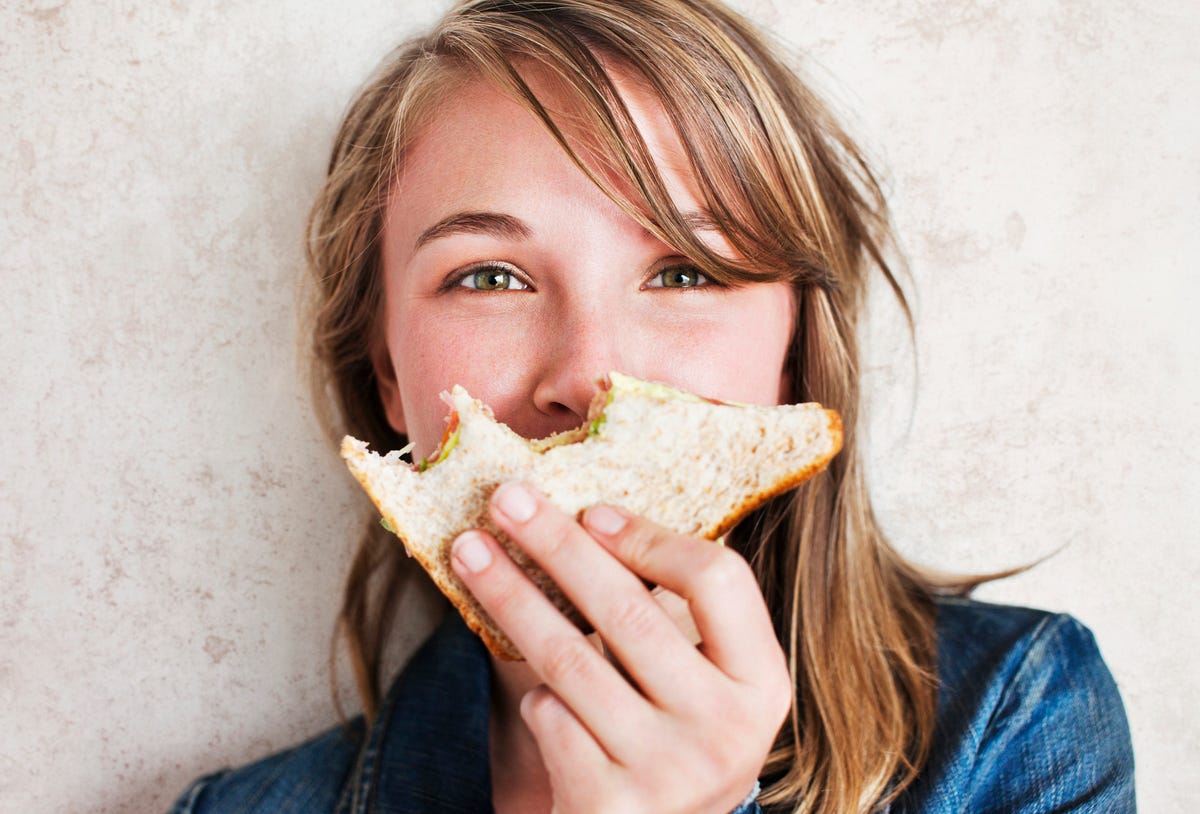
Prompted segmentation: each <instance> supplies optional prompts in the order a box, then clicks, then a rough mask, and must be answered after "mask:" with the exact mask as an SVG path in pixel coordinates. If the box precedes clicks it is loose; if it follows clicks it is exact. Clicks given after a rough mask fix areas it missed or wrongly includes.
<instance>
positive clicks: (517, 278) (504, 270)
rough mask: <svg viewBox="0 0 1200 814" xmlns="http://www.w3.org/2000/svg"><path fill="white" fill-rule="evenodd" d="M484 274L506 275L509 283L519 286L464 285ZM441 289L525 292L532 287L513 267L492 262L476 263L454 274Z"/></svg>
mask: <svg viewBox="0 0 1200 814" xmlns="http://www.w3.org/2000/svg"><path fill="white" fill-rule="evenodd" d="M485 272H492V273H500V274H506V275H508V278H509V280H510V282H512V283H517V284H519V285H520V288H512V287H509V288H479V287H478V286H469V285H465V283H466V281H467V280H469V279H471V278H472V277H475V276H476V275H478V274H482V273H485ZM442 288H443V290H450V289H454V288H465V289H467V290H469V291H525V290H527V289H531V288H533V286H532V285H530V284H529V282H528V281H527V280H525V279H524V278H523V277H522V276H521V275H520V274H518V273H517V269H516V267H515V266H513V265H511V264H509V263H502V262H498V261H494V260H493V261H489V262H486V263H477V264H475V265H473V266H468V267H467V268H465V269H462V270H460V271H457V272H455V273H454V274H452V275H451V276H450V277H449V278H448V279H447V280H446V282H445V284H444V285H443V286H442Z"/></svg>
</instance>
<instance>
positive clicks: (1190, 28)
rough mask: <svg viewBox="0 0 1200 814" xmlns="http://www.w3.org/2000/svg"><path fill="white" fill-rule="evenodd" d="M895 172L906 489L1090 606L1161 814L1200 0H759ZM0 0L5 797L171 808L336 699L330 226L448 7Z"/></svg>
mask: <svg viewBox="0 0 1200 814" xmlns="http://www.w3.org/2000/svg"><path fill="white" fill-rule="evenodd" d="M741 5H742V6H743V7H744V8H746V9H748V10H749V11H750V12H751V13H752V14H753V15H754V16H756V17H757V18H758V19H759V20H760V21H762V22H764V23H766V24H769V25H770V26H772V27H773V28H774V29H775V30H777V31H778V32H780V34H781V35H783V36H784V37H785V38H786V39H787V40H788V41H790V42H791V43H793V44H795V45H796V46H798V47H800V48H802V49H804V50H805V51H806V52H807V53H808V54H809V55H810V57H811V59H810V62H809V68H810V70H811V72H812V73H813V75H814V76H815V77H816V78H817V80H818V81H819V82H820V83H821V84H822V85H823V86H825V87H826V88H827V89H828V90H829V92H830V93H831V95H832V96H833V97H834V98H835V99H836V100H837V101H838V104H839V106H840V107H841V108H842V109H843V110H844V111H845V112H846V113H847V114H848V115H849V117H850V119H851V122H852V129H853V131H854V132H856V133H857V134H858V135H859V136H861V137H862V139H863V141H864V142H865V143H866V145H867V147H868V149H869V150H870V151H871V152H872V153H873V154H874V155H876V156H877V157H878V159H879V163H880V164H881V166H882V167H883V169H884V174H885V177H886V179H887V183H888V186H889V188H890V189H891V191H892V198H893V203H894V206H895V211H896V214H897V219H898V222H899V224H900V229H901V236H902V239H903V241H904V244H905V248H906V251H907V252H908V255H909V258H910V265H911V269H912V278H913V281H914V283H915V289H916V292H917V293H916V297H915V310H916V314H917V323H918V330H917V335H916V343H915V347H916V360H917V362H918V364H919V376H918V377H917V378H916V379H915V380H914V377H913V375H912V370H913V367H914V356H913V353H912V352H911V346H910V345H909V342H908V339H907V337H906V335H905V332H904V330H903V327H902V325H901V321H900V319H899V317H898V315H897V313H896V312H895V309H894V308H891V307H889V306H888V304H887V302H886V300H881V305H882V306H883V307H882V309H881V311H880V313H881V316H880V318H878V319H876V320H875V322H873V324H872V326H871V330H870V339H871V348H872V355H871V364H870V365H869V367H868V370H867V373H868V376H869V381H870V383H871V385H872V393H873V403H874V405H875V409H876V420H875V421H874V422H873V424H872V426H871V439H872V447H871V449H872V469H873V473H872V474H873V477H874V482H875V487H876V493H877V496H878V500H879V508H880V512H881V515H882V517H883V519H884V521H885V523H886V524H887V526H888V528H889V530H890V531H891V532H892V533H893V534H894V536H895V538H896V539H897V541H898V542H899V544H900V545H901V546H902V547H903V548H904V550H906V551H908V552H909V553H911V554H912V555H913V556H914V557H916V558H918V559H919V560H921V561H922V562H925V563H928V564H931V565H936V566H939V567H942V568H946V569H950V570H958V571H980V570H988V569H996V568H1004V567H1008V566H1011V565H1014V564H1019V563H1024V562H1028V561H1030V560H1032V559H1036V558H1038V557H1041V556H1043V555H1046V554H1049V553H1051V552H1053V551H1056V550H1059V549H1060V548H1061V551H1059V553H1058V554H1057V555H1056V556H1055V557H1053V558H1052V559H1050V560H1049V561H1048V562H1046V563H1044V564H1043V565H1041V566H1039V567H1038V568H1036V569H1035V570H1033V571H1031V572H1029V573H1028V574H1026V575H1023V576H1021V577H1019V578H1014V579H1011V580H1008V581H1006V582H1003V583H1000V584H996V585H993V586H990V587H988V588H987V589H986V590H984V591H983V592H982V595H983V596H985V597H988V598H994V599H1000V600H1004V601H1012V602H1020V603H1026V604H1033V605H1038V606H1043V607H1050V608H1055V609H1067V610H1070V611H1071V612H1073V613H1075V614H1076V615H1078V616H1079V617H1080V618H1081V619H1083V621H1084V622H1085V623H1087V624H1089V625H1090V626H1092V627H1093V629H1094V630H1096V632H1097V634H1098V636H1099V640H1100V643H1101V646H1102V649H1103V650H1104V652H1105V654H1106V656H1107V657H1108V659H1109V662H1110V664H1111V666H1112V668H1113V671H1114V673H1115V674H1116V677H1117V680H1118V682H1119V683H1120V685H1121V688H1122V691H1123V693H1124V695H1125V698H1126V701H1127V705H1128V708H1129V712H1130V715H1131V718H1132V722H1133V728H1134V737H1135V742H1136V748H1137V751H1138V760H1139V772H1140V776H1139V782H1140V787H1141V789H1140V796H1141V801H1142V805H1143V808H1144V810H1146V811H1183V810H1185V801H1191V800H1195V799H1200V779H1198V777H1197V769H1196V766H1197V765H1198V764H1200V723H1198V721H1197V715H1196V713H1195V711H1194V701H1195V698H1196V697H1197V696H1200V678H1198V677H1197V674H1198V673H1200V669H1198V668H1200V664H1197V659H1196V657H1195V655H1194V654H1195V653H1196V652H1197V649H1198V646H1200V635H1198V633H1197V629H1198V626H1197V624H1196V620H1197V613H1196V611H1197V600H1196V599H1195V598H1194V597H1195V596H1196V591H1195V588H1194V586H1195V584H1196V583H1197V581H1198V578H1200V558H1198V555H1197V553H1196V545H1197V542H1200V541H1198V539H1197V537H1198V535H1197V531H1196V529H1197V528H1198V527H1200V517H1198V513H1200V509H1198V508H1197V507H1198V506H1200V499H1198V498H1200V494H1198V491H1200V490H1198V488H1197V484H1200V460H1198V458H1197V455H1196V438H1197V437H1198V435H1200V432H1198V430H1200V427H1198V426H1197V425H1198V423H1200V422H1198V415H1200V410H1198V409H1197V400H1198V398H1197V397H1198V387H1197V380H1196V362H1195V360H1196V358H1197V351H1198V350H1200V348H1198V347H1197V346H1198V345H1200V341H1198V340H1200V331H1198V330H1197V327H1196V321H1195V317H1194V312H1195V310H1196V308H1197V306H1198V305H1200V303H1198V302H1197V289H1198V285H1197V282H1196V276H1195V271H1196V265H1197V261H1198V260H1200V237H1198V236H1197V235H1198V231H1197V229H1196V225H1195V224H1196V222H1197V218H1198V216H1200V206H1198V204H1200V197H1198V195H1197V192H1196V190H1197V189H1200V150H1198V148H1200V113H1198V110H1200V108H1198V106H1197V102H1196V100H1197V99H1200V57H1198V56H1197V51H1196V49H1195V43H1196V42H1197V41H1200V7H1198V6H1196V5H1195V4H1194V3H1189V2H1183V0H1164V2H1158V3H1145V4H1142V5H1143V6H1145V8H1143V9H1140V10H1139V9H1135V8H1133V7H1131V6H1129V5H1128V4H1116V3H1109V4H1090V3H1082V2H1057V3H1046V2H1034V1H1033V0H1017V1H1016V2H1009V1H1007V0H1006V1H1005V2H1001V1H1000V0H991V2H984V1H983V0H979V2H966V1H965V0H925V1H924V2H916V1H915V0H914V1H912V2H896V1H893V2H884V3H864V2H857V3H844V4H827V3H823V2H816V0H813V2H807V1H806V2H795V3H791V2H784V0H778V2H775V3H771V2H765V1H763V0H760V1H759V2H753V1H752V0H743V2H742V4H741ZM333 6H334V4H327V3H317V2H308V3H301V2H293V3H277V4H274V5H273V6H272V7H271V8H269V9H268V8H266V7H264V6H263V4H246V3H230V2H213V3H205V4H200V3H192V4H188V3H180V2H170V3H167V2H158V3H154V2H147V1H146V0H126V2H122V3H98V4H84V3H79V2H70V0H30V1H27V2H12V0H7V2H0V30H2V31H3V32H4V34H3V35H0V110H3V114H2V115H0V155H2V157H3V159H2V163H0V168H2V171H3V179H4V181H5V186H6V188H7V189H8V194H7V195H5V196H4V197H3V199H2V200H0V215H2V217H0V273H2V274H3V291H4V295H3V319H2V320H0V374H2V375H3V382H4V385H5V396H4V398H3V399H2V400H0V428H2V429H0V438H2V439H3V444H2V446H0V449H2V450H3V456H2V457H0V494H2V495H3V498H2V502H0V710H2V712H0V715H2V716H3V719H2V720H3V731H4V737H3V738H2V739H0V801H2V802H0V808H3V810H5V811H156V810H161V809H162V808H163V807H164V806H165V805H166V804H167V802H168V801H169V799H170V798H171V797H172V796H173V795H174V794H175V793H176V792H178V791H179V790H180V789H181V788H182V787H183V785H184V784H185V783H186V782H187V780H188V779H190V778H191V777H193V776H195V775H197V774H198V773H201V772H203V771H206V770H209V769H212V768H215V767H216V766H218V765H220V764H222V763H227V762H240V761H245V760H247V759H249V758H251V757H253V756H256V755H260V754H262V753H263V752H264V751H266V750H269V749H273V748H277V747H281V746H284V745H286V744H288V743H291V742H294V741H295V740H296V739H298V738H301V737H303V736H304V735H306V734H308V733H312V732H314V731H316V730H317V729H318V728H321V727H323V726H326V725H328V724H329V723H330V722H331V721H332V720H333V718H334V713H333V710H332V709H331V706H330V703H329V700H328V691H327V686H328V679H327V671H326V654H327V647H328V641H329V635H330V631H331V620H332V618H333V614H334V610H335V604H336V600H337V592H338V587H339V584H340V581H341V578H342V573H343V571H344V567H345V564H346V559H347V555H348V549H349V544H350V539H351V537H352V533H353V526H354V520H353V517H352V516H353V515H354V512H355V511H356V510H357V509H358V508H360V504H359V502H358V496H357V495H355V494H353V492H352V490H351V489H350V487H349V485H348V483H347V478H346V477H345V476H344V475H343V473H342V472H341V471H340V467H339V464H338V463H337V462H336V460H335V459H334V456H333V455H332V453H331V451H330V450H329V449H328V448H327V447H326V446H325V445H324V442H323V441H322V440H321V439H320V435H319V432H318V430H317V429H316V425H315V422H314V421H313V419H312V418H311V416H310V412H309V408H308V403H307V401H306V397H305V395H304V389H303V386H302V385H301V384H300V383H299V376H298V363H297V354H296V350H295V349H296V345H297V339H296V335H295V320H294V316H293V314H294V307H293V303H294V290H295V281H296V279H297V277H298V275H299V270H300V264H301V254H300V250H299V236H300V231H301V227H302V223H303V218H304V215H305V211H306V208H307V204H308V201H309V199H310V198H311V195H312V193H313V191H314V189H315V187H316V185H317V183H318V179H319V177H320V173H321V168H322V165H323V162H324V158H325V153H326V150H327V147H328V144H329V140H330V138H331V133H332V129H333V127H334V125H335V122H336V119H337V116H338V114H339V113H340V111H341V110H342V109H343V106H344V104H345V103H346V101H347V99H348V97H349V94H350V91H351V89H352V88H353V87H354V86H355V85H356V84H357V83H358V82H359V81H360V80H361V79H362V78H363V77H364V76H365V74H366V72H367V71H368V70H369V69H370V67H372V66H373V65H374V64H375V62H376V61H377V60H378V59H379V58H380V57H381V56H382V55H383V54H384V53H385V52H386V50H387V49H388V48H389V46H390V45H391V44H393V43H394V42H395V41H396V40H397V39H398V38H399V37H400V36H401V35H402V33H403V32H404V31H405V30H407V27H408V26H412V25H417V24H420V23H421V22H422V21H425V20H428V19H430V18H431V16H432V14H433V12H434V10H435V9H431V8H430V7H429V6H428V4H426V3H419V2H408V3H399V2H382V0H379V1H378V2H371V3H361V4H358V5H357V7H356V8H355V9H354V10H353V12H352V13H350V12H335V11H334V10H333Z"/></svg>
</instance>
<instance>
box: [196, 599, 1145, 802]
mask: <svg viewBox="0 0 1200 814" xmlns="http://www.w3.org/2000/svg"><path fill="white" fill-rule="evenodd" d="M937 642H938V678H939V681H940V687H939V693H938V711H937V728H936V735H935V740H934V745H933V752H932V754H931V756H930V759H929V762H928V763H927V764H926V767H925V769H924V771H923V772H922V774H921V776H920V777H919V778H918V780H917V781H916V783H914V784H913V785H912V786H910V787H909V788H907V789H905V791H904V793H903V794H902V795H901V796H900V798H899V799H898V800H897V801H896V802H894V803H893V804H892V805H891V806H890V807H889V808H888V809H887V810H888V811H889V812H893V813H894V814H900V813H901V812H903V813H905V814H908V813H910V812H911V813H912V814H916V813H917V812H922V814H934V813H935V812H936V813H937V814H942V812H946V813H947V814H949V812H971V814H976V812H1028V813H1029V814H1032V812H1066V811H1070V812H1105V814H1113V813H1114V812H1116V813H1117V814H1122V813H1123V812H1132V811H1134V810H1135V803H1134V786H1133V751H1132V747H1131V745H1130V738H1129V727H1128V724H1127V722H1126V719H1125V711H1124V708H1123V706H1122V704H1121V698H1120V695H1119V694H1118V692H1117V687H1116V685H1115V683H1114V682H1113V679H1112V676H1111V675H1110V673H1109V671H1108V668H1107V667H1106V666H1105V665H1104V662H1103V660H1102V659H1101V657H1100V653H1099V651H1098V650H1097V648H1096V644H1095V641H1094V640H1093V638H1092V635H1091V633H1090V632H1089V631H1088V630H1087V629H1086V628H1085V627H1083V626H1082V625H1080V624H1079V623H1078V622H1076V621H1075V620H1074V619H1072V618H1071V617H1069V616H1062V615H1052V614H1048V613H1044V612H1041V611H1034V610H1027V609H1023V608H1010V607H1002V606H997V605H988V604H983V603H980V602H974V601H970V600H939V603H938V622H937ZM488 697H489V670H488V660H487V655H486V651H485V650H484V649H483V646H482V645H481V644H480V642H479V640H478V639H476V638H475V636H474V635H473V634H471V633H470V632H469V631H468V630H467V628H466V626H465V625H463V624H462V622H461V620H460V619H459V618H458V616H457V614H451V615H450V618H448V619H447V621H446V622H445V623H444V624H443V625H442V626H441V627H440V628H439V629H438V631H437V632H436V633H435V634H434V636H433V637H432V638H431V639H430V641H429V642H428V643H427V644H426V645H425V646H424V647H423V648H422V649H421V650H420V651H419V652H418V653H417V655H416V656H415V657H414V658H413V661H412V662H411V663H410V665H409V666H408V668H407V669H406V670H405V671H404V673H403V674H402V675H401V676H400V678H399V679H398V680H397V681H396V683H395V684H394V685H393V686H392V688H391V690H390V691H389V693H388V695H387V697H386V699H385V701H384V703H383V704H382V706H381V707H380V711H379V716H378V718H377V719H376V721H375V723H374V725H373V726H371V727H370V728H369V729H368V728H367V727H366V726H365V725H364V723H363V721H362V719H361V718H358V719H355V720H353V721H351V722H350V723H349V724H348V725H347V726H345V727H338V728H336V729H333V730H331V731H329V732H326V733H325V734H323V735H320V736H318V737H317V738H314V739H313V740H311V741H308V742H307V743H305V744H302V745H300V746H298V747H295V748H293V749H290V750H287V751H285V752H281V753H279V754H276V755H274V756H272V757H268V758H266V759H264V760H262V761H259V762H258V763H254V764H252V765H249V766H246V767H243V768H240V769H235V770H225V771H221V772H217V773H215V774H211V775H208V776H206V777H202V778H200V779H199V780H197V781H195V782H194V783H193V784H192V785H191V787H190V788H188V789H187V790H186V791H185V792H184V794H183V796H182V797H180V799H179V800H178V802H176V804H175V806H174V808H173V809H172V814H193V812H264V813H265V812H273V813H274V814H317V813H318V812H320V814H326V813H327V812H328V813H330V814H367V813H368V812H371V813H372V814H401V813H403V814H410V813H413V812H426V811H438V812H461V813H462V814H468V812H469V813H470V814H476V813H477V812H491V811H492V805H491V778H490V777H489V774H488V733H487V724H488ZM759 810H760V809H759V807H758V805H757V804H756V803H748V804H744V805H743V806H741V807H740V808H739V809H738V810H737V812H735V814H751V813H752V812H758V811H759Z"/></svg>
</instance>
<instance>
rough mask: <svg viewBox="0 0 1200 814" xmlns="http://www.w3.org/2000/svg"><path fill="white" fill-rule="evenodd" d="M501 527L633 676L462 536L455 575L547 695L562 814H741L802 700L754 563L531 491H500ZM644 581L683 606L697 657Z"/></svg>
mask: <svg viewBox="0 0 1200 814" xmlns="http://www.w3.org/2000/svg"><path fill="white" fill-rule="evenodd" d="M491 513H492V517H493V519H494V520H495V521H496V523H497V524H498V525H499V526H500V528H502V529H503V530H504V531H505V532H506V533H507V534H509V535H510V536H511V537H512V538H513V539H514V540H516V541H517V542H518V544H519V545H521V546H522V548H524V549H525V550H526V551H527V552H528V553H529V555H530V556H532V557H533V558H534V559H535V560H536V561H537V562H538V563H539V564H540V565H541V566H542V567H543V568H544V569H545V570H546V571H547V573H549V574H550V576H551V577H552V578H553V579H554V580H555V582H557V583H558V585H559V586H560V587H561V588H562V589H563V590H564V591H565V592H566V593H567V595H568V596H569V597H570V598H571V600H572V601H573V602H574V603H575V605H576V607H578V608H579V610H580V611H582V612H583V614H584V615H585V616H586V617H587V618H588V620H589V621H591V623H592V624H593V625H594V626H595V628H596V630H597V631H598V632H599V634H600V636H601V637H602V638H603V640H604V642H605V644H606V646H607V647H608V648H609V650H610V651H611V652H612V653H613V654H614V655H615V657H616V658H617V659H618V660H619V662H620V665H621V667H622V668H623V669H624V671H625V673H626V674H627V676H628V678H626V677H625V676H623V675H622V674H621V672H620V671H618V669H617V668H615V667H614V666H613V665H612V664H610V663H609V662H608V661H607V660H606V659H605V658H604V656H603V655H602V654H601V653H600V652H599V650H598V649H597V648H596V647H594V646H593V645H592V644H591V643H590V642H589V641H588V640H587V638H586V637H585V636H584V635H583V634H582V633H581V632H580V631H579V630H578V629H577V628H576V627H575V626H574V625H573V624H571V622H569V621H568V620H567V619H566V618H565V617H564V616H563V615H562V614H561V613H559V612H558V610H557V609H555V608H554V606H553V605H552V604H551V603H550V602H549V600H547V599H546V598H545V596H543V595H542V593H541V592H540V591H538V590H537V589H536V588H535V587H534V586H533V584H532V583H531V582H530V581H529V579H528V578H527V577H526V576H525V575H524V573H523V572H522V571H520V569H518V568H517V567H516V565H514V564H513V562H512V560H511V559H510V558H509V557H507V556H505V555H504V553H503V549H502V548H501V547H500V546H499V544H498V543H497V542H496V540H495V539H494V538H492V537H491V536H490V535H487V534H486V533H484V532H480V531H472V532H467V533H466V534H464V535H462V537H460V538H459V540H458V541H457V542H456V544H455V552H454V554H455V555H454V567H455V571H456V572H457V573H458V574H459V576H460V577H461V578H462V579H463V581H464V582H465V583H466V585H467V587H468V588H469V589H470V590H471V592H472V593H473V594H474V595H475V597H476V599H478V600H479V602H480V603H481V604H482V605H483V607H484V608H485V609H486V610H487V612H488V613H489V614H490V615H491V616H492V618H493V619H494V620H495V621H496V623H497V624H499V625H500V627H501V628H503V629H504V631H505V632H506V633H507V634H508V635H509V636H510V637H511V638H512V640H513V642H514V643H515V644H516V645H517V647H518V648H520V650H521V652H522V653H523V654H524V655H525V658H526V660H527V661H528V663H529V665H530V666H531V667H532V668H533V670H534V671H536V672H537V674H538V676H540V678H541V679H542V681H544V682H545V683H544V684H543V685H542V686H540V687H538V688H536V689H534V690H533V691H531V692H529V693H528V694H527V695H526V696H525V697H524V699H523V700H522V702H521V715H522V717H523V719H524V720H525V722H526V724H527V725H528V726H529V728H530V730H531V731H532V732H533V734H534V737H535V738H536V739H537V743H538V747H539V749H540V751H541V754H542V760H543V762H544V763H545V765H546V769H547V771H548V773H549V776H550V782H551V786H552V787H553V793H554V803H555V811H556V812H560V813H562V814H566V812H589V811H622V812H651V811H653V812H667V811H680V812H684V811H686V812H708V811H711V812H716V813H717V814H725V813H726V812H729V811H731V810H733V809H734V808H735V807H736V806H737V805H738V804H739V803H740V802H741V801H742V799H743V798H744V797H745V796H746V794H747V792H749V791H750V789H751V788H752V787H753V785H754V783H755V780H756V778H757V776H758V773H759V771H760V769H761V768H762V765H763V762H764V760H765V758H766V755H767V752H768V751H769V750H770V748H771V745H772V743H773V741H774V738H775V734H776V733H777V732H778V730H779V726H780V725H781V724H782V722H783V719H784V717H785V715H786V714H787V711H788V708H789V705H790V703H791V695H792V691H791V682H790V679H789V677H788V671H787V666H786V662H785V659H784V656H783V653H782V651H781V649H780V647H779V644H778V642H777V641H776V639H775V635H774V631H773V629H772V626H771V623H770V619H769V617H768V614H767V610H766V607H765V605H764V603H763V599H762V595H761V593H760V592H759V588H758V584H757V582H756V580H755V578H754V575H753V573H752V572H751V570H750V568H749V566H748V565H747V564H746V562H745V560H743V559H742V558H741V557H740V556H738V555H737V554H736V553H734V552H733V551H730V550H728V549H726V548H724V547H723V546H718V545H716V544H714V543H712V542H709V541H707V540H699V539H694V538H689V537H683V536H680V535H677V534H674V533H672V532H669V531H667V530H665V529H663V528H661V527H658V526H655V525H654V524H652V523H650V522H649V521H646V520H644V519H641V518H637V517H633V516H630V515H629V514H627V513H625V512H623V511H620V510H617V509H613V508H610V507H606V506H598V507H593V508H591V509H588V510H587V511H586V512H585V513H584V515H583V518H582V524H580V523H576V522H575V521H574V520H573V519H571V518H570V517H568V516H566V515H565V514H563V513H562V512H561V511H559V510H558V509H557V508H555V507H554V506H552V505H551V504H550V503H549V502H547V501H546V499H545V498H544V497H543V496H541V495H539V494H537V493H535V492H533V491H532V490H530V489H528V488H527V487H525V486H523V485H520V484H505V485H503V486H501V487H500V488H499V489H497V490H496V493H495V495H494V496H493V498H492V505H491ZM643 579H644V580H647V581H649V582H651V583H654V584H658V585H662V586H663V587H665V588H667V589H668V590H671V591H673V592H675V593H677V594H679V595H680V596H682V597H683V598H684V599H685V600H687V602H688V606H689V609H690V611H691V614H692V617H693V618H694V620H695V625H696V629H697V630H698V631H699V633H700V636H701V638H702V639H703V644H702V645H701V646H700V647H695V646H693V645H692V644H691V642H690V641H689V640H688V639H687V638H686V637H685V636H684V635H683V634H682V633H681V632H680V631H679V629H678V628H677V627H676V625H675V624H674V623H673V622H672V621H671V619H670V617H669V616H668V615H667V613H666V611H664V610H663V609H662V607H661V606H660V605H659V604H658V603H657V602H656V601H655V600H654V598H653V597H652V596H651V595H650V592H649V591H648V590H647V588H646V587H645V584H644V582H643ZM631 682H632V683H631Z"/></svg>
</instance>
